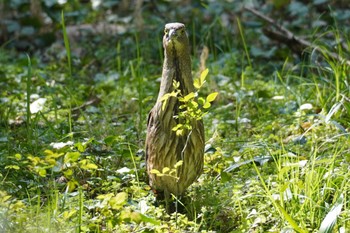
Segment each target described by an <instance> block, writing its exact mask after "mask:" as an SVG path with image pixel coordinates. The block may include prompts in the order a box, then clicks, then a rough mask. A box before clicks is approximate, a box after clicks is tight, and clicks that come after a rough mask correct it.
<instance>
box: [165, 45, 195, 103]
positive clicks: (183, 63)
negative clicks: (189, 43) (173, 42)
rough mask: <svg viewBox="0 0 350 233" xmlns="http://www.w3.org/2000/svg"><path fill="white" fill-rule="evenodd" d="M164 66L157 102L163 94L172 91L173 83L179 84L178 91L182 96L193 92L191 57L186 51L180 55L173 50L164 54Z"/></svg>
mask: <svg viewBox="0 0 350 233" xmlns="http://www.w3.org/2000/svg"><path fill="white" fill-rule="evenodd" d="M164 53H165V54H164V55H165V56H164V64H163V73H162V80H161V84H160V91H159V95H158V102H160V100H161V98H162V97H163V95H164V94H166V93H170V92H172V91H173V90H174V87H173V82H174V81H176V82H178V83H179V84H180V86H179V89H180V91H181V94H182V95H187V94H188V93H190V92H192V91H194V86H193V80H192V73H191V57H190V54H189V52H188V49H186V50H185V51H184V52H182V53H178V52H177V51H176V50H175V49H173V50H170V51H167V50H165V52H164Z"/></svg>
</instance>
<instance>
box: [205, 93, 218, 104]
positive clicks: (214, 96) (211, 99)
mask: <svg viewBox="0 0 350 233" xmlns="http://www.w3.org/2000/svg"><path fill="white" fill-rule="evenodd" d="M217 95H218V93H217V92H213V93H211V94H209V95H208V96H207V100H206V102H209V103H210V102H213V101H214V100H215V98H216V96H217Z"/></svg>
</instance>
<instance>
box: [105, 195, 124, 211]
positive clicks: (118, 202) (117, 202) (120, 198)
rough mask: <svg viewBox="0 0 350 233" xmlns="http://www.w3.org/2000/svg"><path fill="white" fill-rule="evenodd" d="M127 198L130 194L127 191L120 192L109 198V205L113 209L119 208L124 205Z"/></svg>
mask: <svg viewBox="0 0 350 233" xmlns="http://www.w3.org/2000/svg"><path fill="white" fill-rule="evenodd" d="M127 200H128V194H127V193H126V192H120V193H117V195H115V197H112V198H111V199H110V200H109V205H110V206H111V208H112V209H115V210H118V209H121V208H122V207H123V205H124V204H125V203H126V202H127Z"/></svg>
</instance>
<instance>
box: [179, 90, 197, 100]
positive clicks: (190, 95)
mask: <svg viewBox="0 0 350 233" xmlns="http://www.w3.org/2000/svg"><path fill="white" fill-rule="evenodd" d="M195 96H196V95H195V93H194V92H191V93H190V94H188V95H186V96H185V97H184V98H183V99H182V102H188V101H189V100H190V99H193V98H194V97H195Z"/></svg>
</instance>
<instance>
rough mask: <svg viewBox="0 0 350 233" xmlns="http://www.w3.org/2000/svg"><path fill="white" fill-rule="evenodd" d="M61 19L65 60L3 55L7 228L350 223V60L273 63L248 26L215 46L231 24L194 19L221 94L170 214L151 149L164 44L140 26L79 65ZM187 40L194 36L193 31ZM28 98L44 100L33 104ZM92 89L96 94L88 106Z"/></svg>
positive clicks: (191, 228)
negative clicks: (154, 181)
mask: <svg viewBox="0 0 350 233" xmlns="http://www.w3.org/2000/svg"><path fill="white" fill-rule="evenodd" d="M217 20H218V19H217ZM62 25H63V32H64V47H62V48H61V49H64V48H65V50H66V56H63V57H61V58H59V56H54V57H52V60H51V61H50V62H48V63H41V61H40V60H39V58H38V57H36V56H35V55H32V56H30V57H29V56H28V57H27V56H24V55H21V54H16V53H14V54H9V55H8V56H4V57H1V58H0V59H1V64H0V72H1V74H3V76H4V81H0V84H1V85H3V83H6V84H7V89H6V91H3V92H1V98H2V100H1V101H2V103H1V106H0V117H1V118H0V123H1V125H2V127H1V129H0V130H1V131H0V133H1V137H0V139H1V141H0V149H1V150H0V164H1V165H0V186H1V188H0V231H1V232H184V231H188V232H211V231H212V232H213V231H216V232H267V231H272V232H281V231H287V230H291V231H294V232H318V231H319V230H320V232H335V231H337V229H340V228H343V229H349V227H350V226H349V223H348V222H349V218H350V211H349V209H348V208H349V201H348V195H349V190H350V188H349V184H348V182H347V181H348V179H349V173H348V170H349V165H348V164H349V154H350V150H349V146H348V145H349V143H350V142H349V135H348V133H347V132H348V129H349V121H350V119H349V115H350V114H349V110H350V101H349V98H348V96H350V93H349V92H350V91H349V90H350V89H349V86H348V83H349V77H348V75H347V74H348V73H349V67H348V66H347V65H346V64H343V63H340V62H338V61H335V60H333V59H331V58H329V57H326V60H323V62H322V63H316V62H315V63H312V62H311V60H306V61H303V62H300V63H294V61H292V60H291V59H290V58H289V59H285V60H284V62H283V61H282V62H279V66H278V67H280V68H278V69H275V70H270V69H268V68H267V67H268V66H265V64H264V63H262V64H260V63H259V64H256V63H255V62H254V58H253V57H251V56H250V55H249V45H250V43H252V41H251V40H248V38H246V37H245V36H244V35H245V34H244V33H245V30H243V28H242V25H241V24H240V23H239V24H238V25H239V32H240V35H241V39H242V40H241V42H235V41H231V40H230V38H229V37H228V36H227V32H226V31H224V30H223V34H222V36H223V37H224V40H223V42H222V44H216V43H218V42H217V40H215V38H214V35H213V34H212V32H211V31H215V32H216V31H218V30H220V28H221V29H222V25H221V26H220V28H219V29H218V28H215V25H214V24H211V25H208V27H207V28H206V29H203V28H202V29H198V30H204V32H205V33H206V34H205V35H206V38H207V41H208V43H209V44H210V48H211V52H210V53H211V54H213V55H211V56H209V59H208V61H207V63H206V64H207V66H208V68H209V70H210V73H209V75H208V78H207V79H208V82H207V86H206V87H205V89H204V93H202V94H203V96H205V95H207V94H209V93H212V92H214V91H218V92H219V96H218V97H217V100H216V102H214V103H213V106H212V108H211V109H210V110H209V112H208V114H207V115H206V117H205V118H204V121H205V126H206V139H207V146H208V148H209V149H208V150H207V153H206V155H205V166H204V173H203V175H202V176H201V177H200V179H199V181H198V182H197V183H195V184H193V185H192V186H191V187H190V189H189V190H188V193H187V195H186V197H185V198H184V199H183V200H181V201H182V202H183V203H184V204H185V205H186V206H185V209H186V211H185V213H184V214H181V213H178V214H172V215H169V214H167V213H166V211H165V209H164V207H163V206H157V204H156V203H155V198H154V195H153V193H152V192H151V191H150V188H149V186H148V185H147V178H146V175H145V167H144V156H143V154H142V149H143V140H144V138H145V132H144V131H145V126H146V119H147V113H148V111H149V110H150V108H151V107H152V104H153V103H154V102H155V100H156V96H157V91H158V88H159V82H158V81H157V78H158V77H159V76H160V73H161V61H162V54H159V53H160V52H159V47H160V46H161V45H160V43H161V41H160V40H157V44H154V40H149V41H144V40H143V41H141V40H140V37H139V36H140V35H138V34H133V33H131V34H130V35H126V37H127V39H128V40H123V41H122V40H120V41H117V42H116V43H115V44H113V45H112V46H110V44H108V43H107V44H104V43H101V44H99V45H98V46H97V47H89V46H88V43H86V44H84V45H83V46H86V48H85V49H86V51H87V55H85V57H84V58H81V60H80V62H79V61H78V59H77V57H75V55H74V51H73V50H71V47H70V42H69V40H68V37H67V35H65V27H64V18H63V14H62ZM193 28H194V27H193ZM152 33H153V34H154V32H152ZM192 33H194V32H192ZM211 36H213V38H211ZM217 36H219V35H217V34H216V35H215V37H217ZM87 40H88V39H87ZM130 41H133V42H132V45H133V46H132V47H130ZM85 42H86V41H85ZM240 43H243V45H244V46H243V47H238V46H237V45H238V44H240ZM192 44H193V47H194V49H195V48H196V47H197V46H198V45H196V38H195V36H193V38H192ZM113 46H114V47H113ZM235 47H237V49H236V50H234V49H233V48H235ZM147 48H148V49H147ZM149 48H153V49H154V51H153V53H152V54H149ZM1 50H2V49H1ZM337 52H339V53H340V54H342V53H343V52H342V51H337ZM99 53H101V54H102V55H101V56H100V57H99V58H97V59H96V58H94V56H92V55H96V54H97V55H98V54H99ZM0 54H1V53H0ZM241 54H245V57H246V59H243V58H242V57H241ZM15 58H16V59H15ZM197 59H198V58H196V56H194V59H193V60H194V63H195V64H196V63H197V62H198V60H197ZM194 67H195V66H194ZM258 67H259V68H258ZM264 68H266V70H265V69H264ZM195 72H197V70H195ZM24 93H26V94H24ZM33 94H37V95H38V96H39V97H42V98H46V99H47V101H46V103H45V105H44V107H43V108H42V109H41V111H39V112H36V113H32V112H31V111H30V104H32V103H33V101H34V100H35V98H37V97H35V96H33ZM276 96H278V97H279V98H276ZM281 96H282V97H283V98H281ZM91 99H98V101H96V102H95V103H93V104H87V105H86V106H84V103H87V102H88V101H89V100H91ZM304 104H311V105H309V106H311V108H305V109H301V108H300V107H301V106H303V105H304ZM304 106H305V105H304ZM52 143H53V144H52ZM59 143H64V144H61V146H59V145H60V144H59ZM263 157H265V158H268V159H267V160H263V159H262V158H263ZM253 161H255V162H253ZM332 216H333V217H332Z"/></svg>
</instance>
